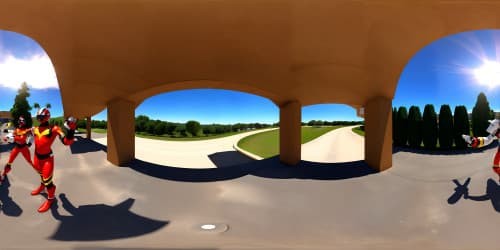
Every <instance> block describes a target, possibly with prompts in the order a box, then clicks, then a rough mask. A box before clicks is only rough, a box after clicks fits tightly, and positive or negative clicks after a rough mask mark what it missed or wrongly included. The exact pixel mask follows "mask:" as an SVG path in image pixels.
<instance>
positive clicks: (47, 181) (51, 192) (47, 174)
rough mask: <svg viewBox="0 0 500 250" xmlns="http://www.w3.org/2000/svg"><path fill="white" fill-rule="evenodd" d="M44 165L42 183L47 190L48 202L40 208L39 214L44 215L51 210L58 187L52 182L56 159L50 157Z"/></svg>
mask: <svg viewBox="0 0 500 250" xmlns="http://www.w3.org/2000/svg"><path fill="white" fill-rule="evenodd" d="M43 162H44V163H43V165H42V182H43V185H44V186H45V188H46V189H47V200H46V201H45V202H44V203H42V205H41V206H40V208H38V212H40V213H43V212H46V211H47V210H49V208H50V206H52V203H54V200H55V192H56V186H55V185H54V183H53V182H52V176H53V174H54V157H50V158H48V159H47V160H44V161H43Z"/></svg>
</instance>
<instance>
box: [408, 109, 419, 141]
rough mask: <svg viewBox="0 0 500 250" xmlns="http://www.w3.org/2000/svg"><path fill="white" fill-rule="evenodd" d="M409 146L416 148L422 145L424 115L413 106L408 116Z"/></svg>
mask: <svg viewBox="0 0 500 250" xmlns="http://www.w3.org/2000/svg"><path fill="white" fill-rule="evenodd" d="M408 144H409V145H410V147H414V148H419V147H420V144H422V114H421V113H420V108H419V107H417V106H411V107H410V112H409V114H408Z"/></svg>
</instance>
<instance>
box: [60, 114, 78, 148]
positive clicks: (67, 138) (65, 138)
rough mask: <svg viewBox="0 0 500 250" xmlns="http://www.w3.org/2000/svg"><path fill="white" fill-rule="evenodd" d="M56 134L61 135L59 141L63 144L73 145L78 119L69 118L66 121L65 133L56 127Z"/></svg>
mask: <svg viewBox="0 0 500 250" xmlns="http://www.w3.org/2000/svg"><path fill="white" fill-rule="evenodd" d="M55 128H56V130H57V131H56V132H57V134H58V135H59V139H61V142H62V143H63V144H64V145H66V146H69V145H71V144H73V142H74V140H75V130H76V119H75V118H74V117H69V118H68V119H66V121H64V132H63V130H62V129H61V128H59V127H55Z"/></svg>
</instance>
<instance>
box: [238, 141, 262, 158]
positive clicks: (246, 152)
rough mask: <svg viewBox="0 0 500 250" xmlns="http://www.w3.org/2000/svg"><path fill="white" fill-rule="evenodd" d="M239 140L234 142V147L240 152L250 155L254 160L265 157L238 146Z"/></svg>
mask: <svg viewBox="0 0 500 250" xmlns="http://www.w3.org/2000/svg"><path fill="white" fill-rule="evenodd" d="M238 142H239V141H237V142H236V143H234V144H233V148H234V149H235V150H236V151H238V152H240V153H242V154H244V155H246V156H248V157H250V158H252V159H254V160H258V161H259V160H262V159H264V158H262V157H260V156H258V155H254V154H252V153H250V152H248V151H245V150H243V149H241V148H240V147H238V145H237V144H238Z"/></svg>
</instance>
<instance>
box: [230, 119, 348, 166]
mask: <svg viewBox="0 0 500 250" xmlns="http://www.w3.org/2000/svg"><path fill="white" fill-rule="evenodd" d="M341 127H343V126H322V127H302V139H301V142H302V144H304V143H306V142H309V141H312V140H314V139H316V138H318V137H319V136H321V135H323V134H325V133H328V132H330V131H332V130H334V129H338V128H341ZM238 147H240V148H241V149H243V150H245V151H248V152H250V153H252V154H255V155H258V156H260V157H262V158H269V157H273V156H275V155H278V154H279V129H276V130H272V131H266V132H262V133H258V134H254V135H250V136H247V137H245V138H243V139H241V140H240V141H239V142H238Z"/></svg>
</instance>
